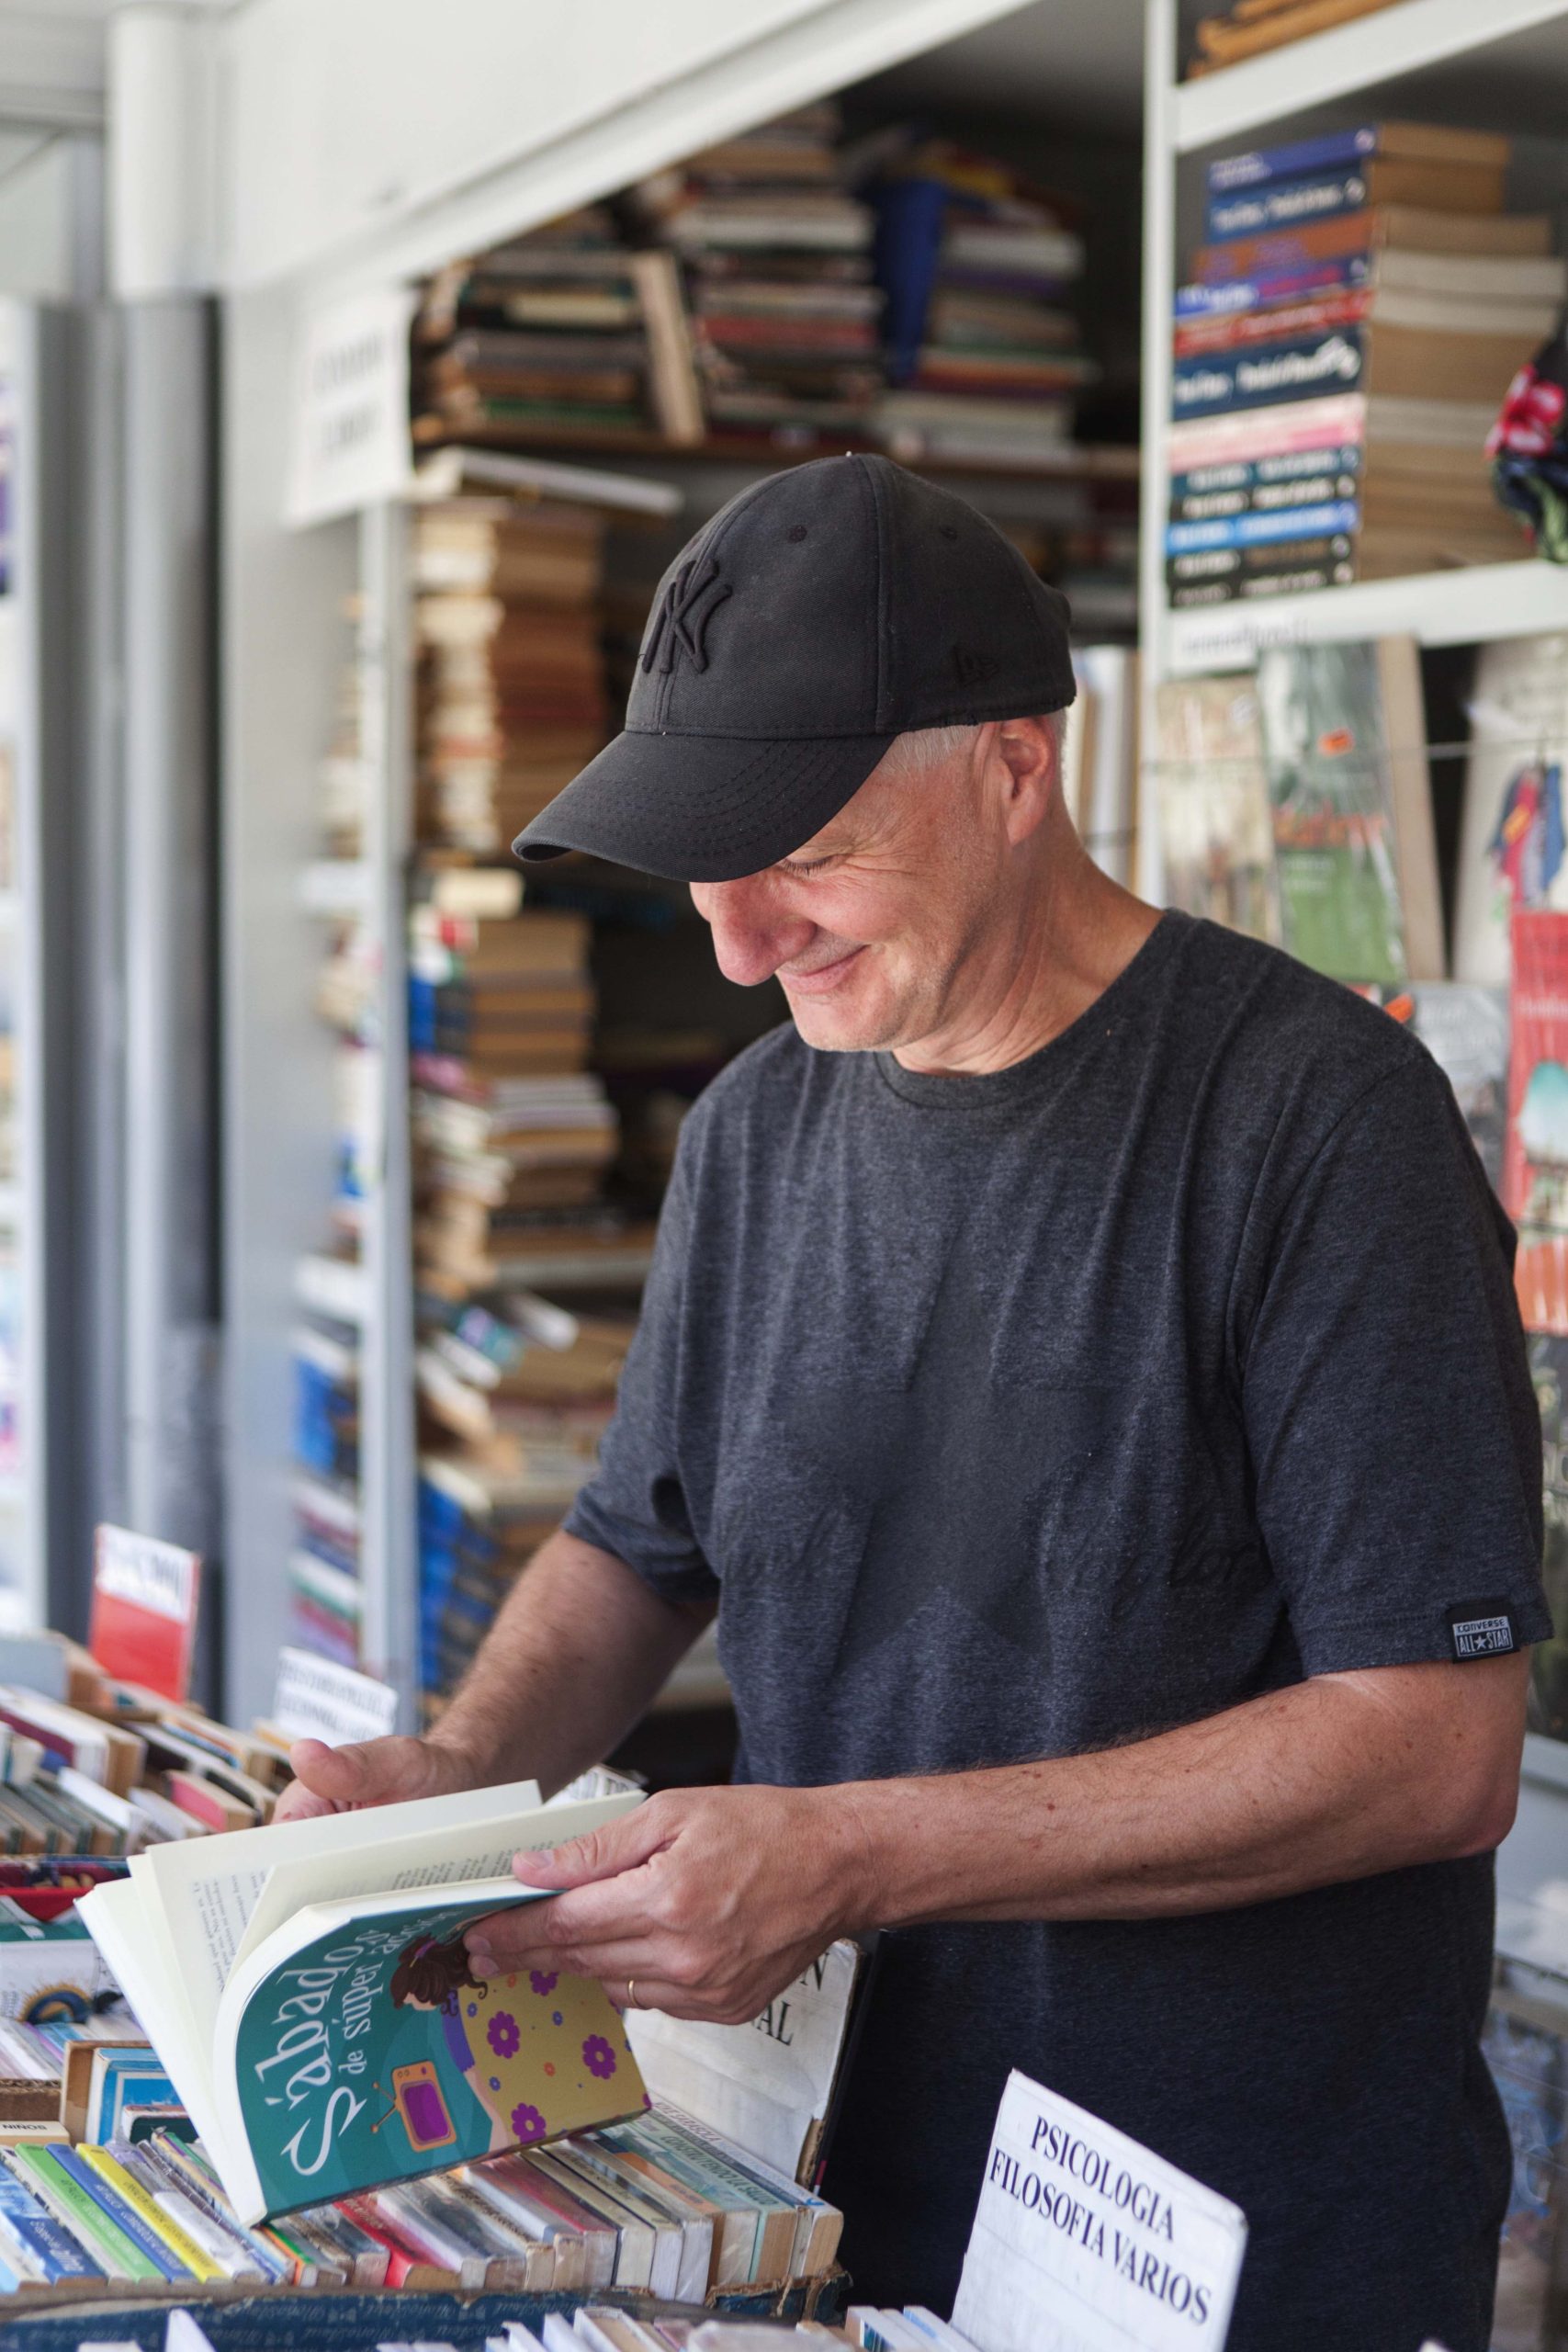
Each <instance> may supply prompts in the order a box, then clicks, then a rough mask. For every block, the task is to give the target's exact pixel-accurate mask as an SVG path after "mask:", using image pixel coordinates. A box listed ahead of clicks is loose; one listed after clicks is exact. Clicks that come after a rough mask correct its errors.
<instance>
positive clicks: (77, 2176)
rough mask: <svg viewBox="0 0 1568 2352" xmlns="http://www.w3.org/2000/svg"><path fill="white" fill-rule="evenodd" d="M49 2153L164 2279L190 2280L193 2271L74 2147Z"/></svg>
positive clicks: (54, 2149)
mask: <svg viewBox="0 0 1568 2352" xmlns="http://www.w3.org/2000/svg"><path fill="white" fill-rule="evenodd" d="M49 2153H50V2154H51V2156H52V2157H53V2158H54V2160H55V2162H56V2164H58V2165H62V2166H63V2168H64V2170H65V2171H66V2172H68V2173H69V2174H70V2175H71V2177H72V2179H73V2181H74V2182H75V2183H76V2185H77V2187H78V2188H81V2189H84V2190H85V2192H86V2194H87V2195H88V2196H89V2197H90V2198H91V2199H92V2200H93V2202H94V2204H95V2205H96V2207H97V2208H98V2210H99V2211H100V2212H101V2213H103V2214H105V2215H106V2216H107V2219H108V2220H109V2221H111V2222H113V2223H114V2225H115V2227H116V2229H117V2230H119V2231H122V2232H123V2233H124V2234H125V2235H126V2236H127V2237H128V2238H129V2239H130V2243H131V2245H133V2246H135V2247H136V2248H137V2249H138V2251H139V2252H140V2253H141V2254H144V2255H145V2256H146V2257H147V2259H148V2261H149V2262H151V2263H152V2265H153V2266H154V2267H155V2268H156V2269H157V2270H158V2272H159V2274H160V2275H161V2276H162V2277H163V2278H175V2279H186V2278H190V2276H191V2273H190V2271H189V2270H188V2269H187V2268H186V2265H185V2264H184V2263H183V2262H182V2261H181V2260H180V2259H179V2257H178V2256H177V2255H175V2254H172V2253H171V2252H170V2250H169V2248H168V2247H167V2246H166V2245H164V2241H163V2239H162V2238H161V2237H160V2236H159V2235H158V2233H157V2231H156V2230H152V2229H149V2228H148V2226H147V2224H146V2222H144V2221H143V2220H142V2218H141V2214H140V2213H139V2212H138V2211H136V2208H135V2207H134V2206H133V2205H128V2204H127V2203H126V2201H125V2199H124V2198H123V2197H117V2196H116V2195H115V2193H114V2191H113V2189H112V2188H110V2187H109V2185H108V2183H107V2180H104V2179H103V2178H101V2177H100V2176H99V2175H98V2174H97V2173H96V2172H95V2171H94V2170H93V2167H92V2165H87V2164H84V2163H83V2161H82V2159H81V2157H80V2156H79V2155H78V2154H77V2153H76V2151H75V2149H74V2148H64V2147H60V2146H52V2147H51V2149H50V2152H49Z"/></svg>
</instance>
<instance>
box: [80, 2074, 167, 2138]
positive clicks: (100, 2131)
mask: <svg viewBox="0 0 1568 2352" xmlns="http://www.w3.org/2000/svg"><path fill="white" fill-rule="evenodd" d="M96 2073H97V2075H98V2080H97V2083H96V2086H95V2087H94V2089H93V2092H92V2095H91V2097H90V2098H89V2099H88V2102H87V2128H86V2130H85V2132H84V2133H83V2135H82V2136H83V2138H84V2139H85V2140H90V2141H92V2142H93V2143H94V2144H95V2145H97V2146H101V2145H102V2144H103V2143H104V2142H106V2141H108V2140H113V2139H117V2138H118V2135H119V2128H120V2117H121V2116H122V2115H123V2113H124V2112H125V2109H127V2108H128V2107H179V2106H181V2105H183V2101H182V2100H181V2098H180V2095H179V2093H178V2091H176V2090H175V2086H174V2084H173V2083H172V2082H171V2081H170V2079H169V2077H168V2075H166V2074H165V2073H164V2069H163V2068H162V2066H160V2065H159V2064H158V2062H157V2059H156V2058H155V2057H154V2056H153V2055H152V2053H151V2052H148V2051H146V2050H128V2051H125V2052H120V2051H118V2050H115V2051H106V2052H104V2063H103V2064H102V2065H101V2066H99V2067H98V2068H96Z"/></svg>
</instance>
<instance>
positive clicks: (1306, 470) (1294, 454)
mask: <svg viewBox="0 0 1568 2352" xmlns="http://www.w3.org/2000/svg"><path fill="white" fill-rule="evenodd" d="M1360 470H1361V451H1360V449H1359V447H1358V446H1357V445H1356V443H1354V442H1353V441H1343V442H1338V441H1331V442H1325V445H1324V446H1323V447H1322V448H1320V449H1287V450H1282V451H1281V452H1280V455H1279V456H1278V457H1272V458H1232V459H1229V460H1228V461H1225V460H1223V461H1222V462H1220V463H1219V464H1217V465H1213V466H1194V467H1193V468H1192V469H1190V471H1189V472H1187V473H1173V474H1172V475H1171V477H1170V519H1171V521H1172V522H1173V523H1179V522H1193V523H1196V522H1201V520H1202V515H1201V511H1200V510H1199V509H1198V507H1197V505H1196V504H1195V502H1197V501H1200V500H1202V499H1206V498H1224V499H1231V500H1235V501H1239V502H1240V503H1237V504H1232V505H1226V506H1216V507H1214V508H1213V509H1211V510H1210V511H1211V512H1213V513H1214V514H1217V515H1239V514H1241V513H1243V512H1244V511H1245V509H1246V508H1247V506H1249V505H1250V506H1259V507H1262V506H1286V505H1292V506H1293V505H1298V504H1299V505H1315V504H1317V503H1318V497H1323V498H1349V497H1352V496H1353V495H1354V492H1353V491H1351V490H1349V489H1344V490H1335V491H1323V492H1319V493H1318V494H1317V496H1312V497H1306V498H1300V497H1298V495H1297V490H1298V486H1299V485H1300V484H1301V483H1303V482H1308V481H1340V482H1350V481H1353V480H1354V479H1355V477H1356V476H1357V475H1358V474H1359V472H1360ZM1188 510H1190V511H1188Z"/></svg>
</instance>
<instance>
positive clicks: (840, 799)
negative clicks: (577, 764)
mask: <svg viewBox="0 0 1568 2352" xmlns="http://www.w3.org/2000/svg"><path fill="white" fill-rule="evenodd" d="M893 740H894V738H893V737H892V736H891V735H818V736H809V737H803V738H800V739H798V740H797V739H794V738H788V737H786V738H784V739H783V740H780V739H779V738H777V737H772V738H769V739H768V740H766V741H759V740H758V739H756V738H754V737H749V736H734V735H651V734H646V733H641V732H638V731H637V730H636V729H632V728H627V729H626V732H625V733H624V734H621V735H617V736H616V738H615V741H614V742H613V743H607V744H606V745H605V747H604V750H603V751H602V752H600V754H599V756H598V758H597V759H595V760H591V761H590V763H589V764H588V765H587V767H585V768H584V769H583V771H582V773H581V775H577V776H574V777H573V778H572V780H571V782H570V784H569V785H568V786H567V787H566V790H565V791H564V792H561V793H558V794H557V796H556V797H555V798H554V799H553V800H552V801H551V803H550V805H549V807H548V808H547V809H543V810H542V811H541V812H540V814H539V815H538V816H537V817H536V818H535V819H534V821H533V823H532V824H531V825H529V826H527V827H526V828H525V831H522V832H521V833H519V834H518V836H517V839H516V840H515V841H514V842H513V844H512V847H513V853H514V854H515V855H516V856H518V857H523V858H546V857H560V856H563V855H564V854H565V853H566V852H567V851H568V850H573V849H576V850H586V851H587V852H588V853H589V854H591V855H592V856H594V857H604V858H608V859H610V860H611V862H612V863H613V864H615V865H631V866H636V867H637V870H638V871H639V872H641V873H643V874H659V875H662V876H665V877H666V878H667V879H669V880H671V881H674V882H733V881H735V880H736V879H737V878H738V877H739V876H740V875H742V874H759V873H761V870H762V868H763V867H764V866H765V865H775V864H776V863H777V861H778V860H779V859H780V858H781V857H787V856H788V855H789V854H790V852H791V851H792V850H796V849H798V848H799V847H800V845H801V843H802V842H808V841H809V840H810V839H811V836H812V835H813V833H816V832H819V831H821V829H822V827H823V826H824V825H825V824H826V823H827V822H828V820H829V817H834V816H836V815H837V814H838V812H839V810H840V809H841V808H842V807H843V805H844V803H845V801H846V800H849V799H852V797H853V796H854V795H855V793H856V792H858V791H859V789H860V787H861V786H862V785H863V783H864V782H865V780H866V777H867V776H868V775H870V774H871V772H872V769H873V768H874V766H875V765H876V763H877V762H878V760H880V759H881V757H882V755H883V753H884V752H886V749H887V747H888V745H889V744H890V743H891V742H892V741H893Z"/></svg>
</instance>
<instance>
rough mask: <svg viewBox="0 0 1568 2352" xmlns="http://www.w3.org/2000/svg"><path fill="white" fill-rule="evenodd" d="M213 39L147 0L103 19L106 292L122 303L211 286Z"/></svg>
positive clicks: (189, 16) (206, 25)
mask: <svg viewBox="0 0 1568 2352" xmlns="http://www.w3.org/2000/svg"><path fill="white" fill-rule="evenodd" d="M215 31H216V28H215V27H214V26H213V25H212V23H210V22H209V20H207V19H206V18H204V17H200V16H198V15H197V14H196V13H195V12H193V11H192V10H190V9H187V8H183V7H177V6H160V5H156V0H138V4H137V5H136V6H130V7H123V8H120V9H118V11H117V12H116V13H115V14H114V15H113V16H111V17H110V18H109V21H108V26H107V120H108V232H109V283H110V288H111V291H112V292H113V293H115V294H117V295H118V297H119V298H120V299H121V300H130V301H134V300H138V299H139V298H145V297H147V296H152V295H160V294H191V293H198V292H202V291H205V290H207V289H208V288H210V287H211V285H212V284H213V279H214V253H215V247H216V220H215V213H214V190H215V187H216V172H215V169H214V163H215V146H216V139H215V128H214V113H213V90H214V86H215V80H214V73H213V57H214V50H213V42H214V40H215Z"/></svg>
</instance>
